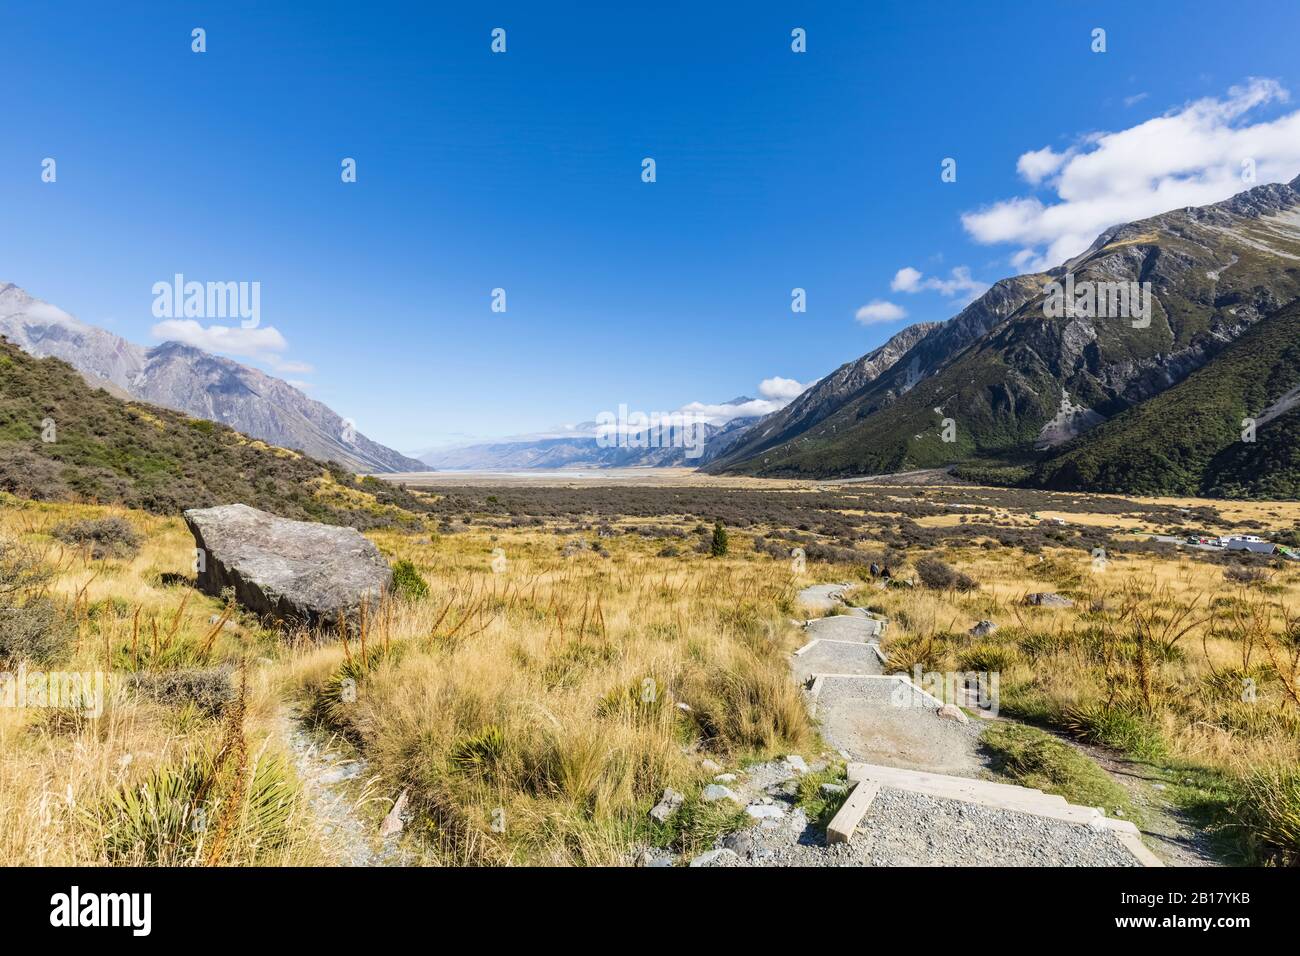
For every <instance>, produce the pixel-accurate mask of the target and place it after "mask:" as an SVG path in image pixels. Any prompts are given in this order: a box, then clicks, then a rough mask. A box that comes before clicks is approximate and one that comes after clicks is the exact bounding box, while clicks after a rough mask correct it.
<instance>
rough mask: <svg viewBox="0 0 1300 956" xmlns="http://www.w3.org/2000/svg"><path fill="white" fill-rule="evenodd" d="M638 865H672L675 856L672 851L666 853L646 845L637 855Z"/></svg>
mask: <svg viewBox="0 0 1300 956" xmlns="http://www.w3.org/2000/svg"><path fill="white" fill-rule="evenodd" d="M636 865H637V866H672V865H673V857H672V854H671V853H665V852H664V851H662V850H653V849H651V848H650V847H646V848H645V849H643V850H642V851H641V852H640V853H638V854H637V857H636Z"/></svg>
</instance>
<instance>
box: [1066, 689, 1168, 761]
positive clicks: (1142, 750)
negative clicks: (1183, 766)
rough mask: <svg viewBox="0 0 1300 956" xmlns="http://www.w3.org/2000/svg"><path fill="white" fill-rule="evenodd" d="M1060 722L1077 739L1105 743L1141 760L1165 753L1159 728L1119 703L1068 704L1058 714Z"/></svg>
mask: <svg viewBox="0 0 1300 956" xmlns="http://www.w3.org/2000/svg"><path fill="white" fill-rule="evenodd" d="M1061 725H1062V727H1063V728H1064V729H1065V731H1066V732H1067V733H1069V734H1070V735H1071V736H1073V737H1077V738H1078V739H1079V740H1083V741H1086V742H1089V743H1098V744H1104V745H1105V746H1107V747H1113V748H1115V749H1116V750H1121V751H1123V752H1125V753H1127V754H1130V755H1132V756H1134V757H1137V758H1139V759H1141V760H1158V759H1160V758H1161V757H1163V756H1164V755H1165V753H1166V747H1165V741H1164V738H1163V736H1162V735H1161V733H1160V729H1159V728H1158V727H1156V726H1155V724H1153V723H1152V722H1151V721H1150V720H1148V719H1147V718H1146V717H1144V716H1142V714H1140V713H1139V712H1138V711H1137V709H1136V708H1134V707H1130V706H1126V705H1124V704H1122V703H1120V704H1116V703H1112V704H1100V703H1093V704H1083V705H1080V706H1078V707H1071V708H1069V709H1068V710H1066V711H1065V712H1064V713H1063V714H1062V715H1061Z"/></svg>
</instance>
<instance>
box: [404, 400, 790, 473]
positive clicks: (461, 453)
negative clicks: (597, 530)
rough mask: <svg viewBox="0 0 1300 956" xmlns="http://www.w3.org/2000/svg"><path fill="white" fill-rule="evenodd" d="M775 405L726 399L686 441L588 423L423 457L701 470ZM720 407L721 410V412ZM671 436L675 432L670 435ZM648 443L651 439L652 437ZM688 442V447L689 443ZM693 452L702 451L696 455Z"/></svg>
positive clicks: (445, 466) (484, 463) (508, 465)
mask: <svg viewBox="0 0 1300 956" xmlns="http://www.w3.org/2000/svg"><path fill="white" fill-rule="evenodd" d="M770 407H771V403H770V402H763V401H759V400H756V399H753V398H750V397H749V396H745V395H742V396H739V397H737V398H733V399H731V400H730V401H728V402H723V403H722V404H721V405H720V406H718V407H717V408H715V409H713V410H712V411H713V414H712V415H711V416H710V417H711V418H713V419H715V421H708V420H703V419H700V420H698V426H697V427H698V430H699V431H698V434H693V433H688V434H687V435H686V436H685V439H684V441H682V440H678V441H671V440H669V438H664V439H662V440H659V441H658V442H657V444H656V445H655V446H653V447H645V448H642V447H636V446H637V444H638V442H637V440H636V439H635V437H633V439H632V440H627V441H619V440H616V439H614V438H612V437H606V438H605V439H604V440H603V441H602V440H601V439H599V438H598V437H597V434H598V431H599V429H600V427H601V426H600V425H599V424H598V423H597V422H594V421H592V422H583V423H581V424H579V425H574V426H572V427H571V428H566V429H564V430H563V431H562V432H560V433H557V434H548V435H537V436H525V437H521V438H515V439H506V440H502V441H498V442H487V443H483V444H477V445H464V446H459V447H454V448H442V449H435V450H434V451H430V452H428V453H426V454H423V455H421V456H420V460H421V461H423V462H424V463H425V464H426V465H429V466H431V467H433V468H436V469H438V470H446V471H454V470H469V471H526V470H529V469H548V468H666V467H678V468H697V467H700V466H702V465H706V464H708V463H709V462H711V461H713V460H714V459H715V458H716V457H718V456H719V455H721V454H724V453H725V452H726V450H727V449H728V448H730V447H731V446H732V444H733V443H735V442H736V441H739V440H740V438H741V436H742V435H744V434H745V432H746V430H747V429H748V428H749V427H750V426H751V425H753V424H754V423H755V422H756V421H758V420H759V419H760V418H761V417H762V414H763V413H764V411H765V410H766V409H767V408H770ZM718 409H720V410H721V411H720V413H719V411H718ZM670 437H671V436H670ZM646 441H647V442H650V441H651V439H649V438H647V439H646ZM688 446H689V447H688ZM692 452H698V453H697V454H692Z"/></svg>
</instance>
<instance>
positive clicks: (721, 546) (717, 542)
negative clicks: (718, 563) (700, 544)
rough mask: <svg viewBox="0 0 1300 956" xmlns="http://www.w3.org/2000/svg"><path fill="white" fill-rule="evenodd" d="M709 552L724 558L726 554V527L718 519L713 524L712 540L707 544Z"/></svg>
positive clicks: (716, 556)
mask: <svg viewBox="0 0 1300 956" xmlns="http://www.w3.org/2000/svg"><path fill="white" fill-rule="evenodd" d="M709 553H710V554H711V555H713V557H715V558H725V557H726V556H727V529H726V528H724V527H723V526H722V522H721V521H719V522H717V523H716V524H715V525H714V526H713V541H712V543H711V544H710V545H709Z"/></svg>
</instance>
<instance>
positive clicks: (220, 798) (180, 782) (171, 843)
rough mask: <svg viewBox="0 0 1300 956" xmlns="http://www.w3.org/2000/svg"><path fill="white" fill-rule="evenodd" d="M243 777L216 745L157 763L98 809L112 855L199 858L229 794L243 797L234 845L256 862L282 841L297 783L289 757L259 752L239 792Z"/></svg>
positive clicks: (168, 861)
mask: <svg viewBox="0 0 1300 956" xmlns="http://www.w3.org/2000/svg"><path fill="white" fill-rule="evenodd" d="M237 780H238V777H235V776H234V775H233V773H232V771H231V770H230V768H229V767H228V766H227V767H225V768H223V767H222V766H221V765H220V763H219V761H218V760H217V759H216V756H215V754H214V753H212V752H210V751H208V750H202V751H199V752H197V753H194V754H192V755H190V756H189V757H187V758H185V759H184V760H181V761H179V762H178V763H175V764H172V765H169V766H165V767H160V768H158V769H156V770H154V771H153V772H152V773H150V774H149V776H148V777H146V778H145V779H144V780H143V781H142V782H140V783H138V784H136V785H134V786H124V787H122V788H121V789H119V790H118V791H116V792H115V793H113V794H111V795H110V796H109V797H108V798H107V799H106V800H105V801H104V803H103V804H101V805H100V806H99V807H98V808H96V810H95V811H94V814H95V816H96V818H97V820H98V823H99V824H100V827H101V832H102V834H103V841H104V851H105V854H106V855H107V856H108V859H109V861H110V862H112V863H126V864H136V865H140V864H146V865H153V866H185V865H194V864H197V863H200V862H202V857H203V849H204V845H205V841H206V840H208V839H210V838H211V836H212V834H213V831H215V829H216V828H217V826H218V823H219V821H220V820H221V819H222V814H223V805H224V802H225V801H227V800H230V799H239V800H240V804H241V805H240V807H239V811H238V813H237V814H236V815H235V816H234V817H233V820H234V832H233V833H232V834H231V836H232V837H233V840H232V841H231V842H232V845H233V846H234V847H235V850H236V856H235V859H236V861H237V862H241V863H246V864H247V863H256V862H258V860H259V859H260V858H261V857H262V855H263V854H264V853H265V851H267V850H272V849H276V848H278V847H280V846H283V845H284V843H285V842H286V840H287V839H288V838H289V834H290V821H291V819H292V817H293V813H294V809H295V806H296V803H297V796H298V791H297V787H296V786H295V785H294V783H293V778H292V776H291V771H290V770H289V768H288V765H287V764H286V763H285V762H284V761H283V760H282V759H280V758H279V757H276V756H267V755H265V754H263V755H261V756H260V757H259V758H258V759H257V761H256V763H255V764H254V766H253V767H252V772H251V773H250V774H249V779H248V783H247V785H246V788H245V790H244V792H243V793H242V794H234V793H232V792H231V791H232V789H233V784H234V782H235V781H237Z"/></svg>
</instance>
